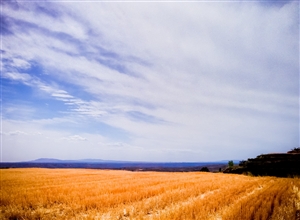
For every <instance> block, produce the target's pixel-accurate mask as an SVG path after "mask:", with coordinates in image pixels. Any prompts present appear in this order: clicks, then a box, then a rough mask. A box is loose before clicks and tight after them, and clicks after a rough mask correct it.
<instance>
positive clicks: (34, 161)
mask: <svg viewBox="0 0 300 220" xmlns="http://www.w3.org/2000/svg"><path fill="white" fill-rule="evenodd" d="M233 162H234V163H239V162H240V160H233ZM24 163H147V164H161V163H163V164H167V163H170V164H199V163H200V164H204V163H205V164H211V163H214V164H215V163H218V164H227V163H228V160H220V161H208V162H149V161H119V160H102V159H79V160H60V159H55V158H39V159H36V160H31V161H25V162H24Z"/></svg>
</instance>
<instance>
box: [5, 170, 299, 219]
mask: <svg viewBox="0 0 300 220" xmlns="http://www.w3.org/2000/svg"><path fill="white" fill-rule="evenodd" d="M0 171H1V200H0V208H1V213H0V218H1V219H161V220H163V219H173V220H174V219H201V220H203V219H204V220H205V219H222V220H232V219H243V220H247V219H276V220H277V219H278V220H279V219H295V218H296V215H297V213H298V212H299V210H300V180H299V178H276V177H249V176H243V175H233V174H232V175H231V174H221V173H220V174H216V173H201V172H191V173H167V172H166V173H159V172H129V171H107V170H89V169H33V168H31V169H2V170H0Z"/></svg>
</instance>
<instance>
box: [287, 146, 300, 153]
mask: <svg viewBox="0 0 300 220" xmlns="http://www.w3.org/2000/svg"><path fill="white" fill-rule="evenodd" d="M288 153H300V147H295V148H293V149H291V150H290V151H288Z"/></svg>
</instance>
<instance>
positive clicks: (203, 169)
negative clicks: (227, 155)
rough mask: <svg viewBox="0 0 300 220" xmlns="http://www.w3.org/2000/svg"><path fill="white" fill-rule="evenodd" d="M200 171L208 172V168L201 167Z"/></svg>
mask: <svg viewBox="0 0 300 220" xmlns="http://www.w3.org/2000/svg"><path fill="white" fill-rule="evenodd" d="M200 171H202V172H209V169H208V168H207V167H202V168H201V170H200Z"/></svg>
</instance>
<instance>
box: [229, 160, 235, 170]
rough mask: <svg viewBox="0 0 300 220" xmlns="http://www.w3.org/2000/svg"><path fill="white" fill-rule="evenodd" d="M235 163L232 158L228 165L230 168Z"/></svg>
mask: <svg viewBox="0 0 300 220" xmlns="http://www.w3.org/2000/svg"><path fill="white" fill-rule="evenodd" d="M233 165H234V163H233V161H232V160H230V161H228V166H229V167H230V168H232V167H233Z"/></svg>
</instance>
